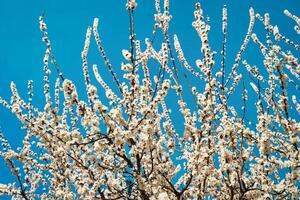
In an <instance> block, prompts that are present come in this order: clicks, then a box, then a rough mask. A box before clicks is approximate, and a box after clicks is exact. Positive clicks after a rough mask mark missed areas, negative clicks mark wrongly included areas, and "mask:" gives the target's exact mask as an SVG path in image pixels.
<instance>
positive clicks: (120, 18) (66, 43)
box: [0, 0, 300, 183]
mask: <svg viewBox="0 0 300 200" xmlns="http://www.w3.org/2000/svg"><path fill="white" fill-rule="evenodd" d="M137 2H138V8H137V10H136V13H135V16H136V21H135V28H136V34H137V36H136V38H137V39H140V40H141V41H142V42H143V41H144V38H145V37H151V35H152V28H153V14H154V1H152V0H140V1H137ZM195 2H196V1H194V0H184V1H183V0H171V8H170V12H171V14H172V16H173V19H172V22H171V28H170V34H171V35H173V34H174V33H176V34H177V35H178V37H179V40H180V41H181V44H182V47H183V49H184V51H185V55H186V57H187V59H188V61H189V62H190V63H191V64H194V60H195V59H196V58H199V57H200V55H201V54H200V48H201V47H200V40H199V38H198V36H197V34H196V32H195V31H194V29H193V27H192V26H191V23H192V21H193V10H194V3H195ZM200 2H201V5H202V8H203V9H204V15H208V16H210V19H211V33H210V36H209V37H210V42H211V43H210V45H211V47H212V49H213V50H215V51H218V52H220V49H221V45H222V44H221V38H222V32H221V26H222V25H221V18H222V7H223V4H224V3H226V5H227V8H228V23H229V24H228V49H227V55H228V56H227V57H228V60H227V62H228V65H229V66H230V67H231V66H232V62H233V60H234V56H235V54H236V52H237V51H238V50H239V48H240V45H241V43H242V41H243V39H244V36H245V33H246V31H247V28H248V22H249V14H248V9H249V7H250V6H252V7H253V8H254V9H255V12H259V13H261V14H263V13H265V12H269V13H270V16H271V23H272V24H278V25H279V28H280V30H281V32H282V33H284V34H285V35H286V36H287V37H289V38H291V39H293V40H295V42H296V43H299V39H300V38H299V36H298V37H297V35H296V33H295V32H294V31H293V26H294V25H295V24H294V23H293V21H292V20H291V19H289V18H287V17H285V16H284V14H283V10H284V9H286V8H287V9H289V10H290V11H291V12H292V13H294V14H298V15H300V1H299V0H280V1H279V0H253V1H250V0H240V1H238V0H232V1H229V0H227V1H221V0H209V1H208V0H206V1H200ZM42 13H45V21H46V23H47V25H48V33H49V37H50V39H51V42H52V49H53V53H54V55H55V57H56V59H57V62H58V64H59V66H60V69H61V70H62V71H63V73H64V75H65V77H66V78H68V79H72V80H74V82H75V83H76V84H77V88H79V89H84V82H83V75H82V67H81V66H82V62H81V57H80V54H81V51H82V48H83V44H84V39H85V38H84V37H85V32H86V28H87V26H88V25H92V23H93V18H94V17H98V18H99V21H100V25H99V32H100V37H101V39H102V42H103V45H104V47H105V50H106V52H107V55H108V57H109V59H110V61H111V63H112V65H113V66H114V69H115V70H116V73H117V74H119V76H121V71H120V63H121V61H123V60H122V57H121V50H122V49H124V48H128V47H129V44H130V43H129V40H128V32H129V30H128V22H129V19H128V14H127V12H126V10H125V1H119V0H118V1H117V0H107V1H104V0H85V1H80V0H72V1H71V0H65V1H60V0H51V1H46V0H32V1H21V0H19V1H17V0H1V1H0V22H1V26H0V44H1V45H0V96H2V97H3V98H5V99H7V100H9V98H10V95H11V92H10V88H9V85H10V82H11V81H14V82H15V83H16V85H17V87H18V89H19V92H20V94H21V96H23V97H26V94H27V81H28V80H33V81H34V88H35V89H34V92H35V96H34V103H35V104H36V105H39V107H42V104H43V102H44V99H43V91H42V90H43V70H42V69H43V63H42V61H43V56H44V52H45V45H44V44H43V43H42V41H41V37H42V35H41V33H40V31H39V25H38V16H39V15H41V14H42ZM263 29H264V28H263V26H262V25H261V24H260V23H259V22H257V26H256V28H255V29H254V32H262V31H263ZM157 44H158V43H157ZM244 56H245V57H247V58H248V60H249V63H251V64H258V65H259V64H260V65H261V64H262V63H261V61H260V60H259V57H260V55H259V51H258V49H257V47H256V46H255V45H254V44H253V42H250V45H249V50H247V52H246V53H245V55H244ZM298 57H299V54H298ZM93 63H96V64H98V65H99V66H102V67H103V66H104V64H103V62H102V60H101V58H100V56H99V55H98V52H97V49H96V48H95V43H94V41H93V42H92V45H91V49H90V55H89V64H90V66H91V64H93ZM100 69H101V68H100ZM100 71H101V70H100ZM103 73H107V72H103ZM107 74H108V73H107ZM56 76H57V74H56V72H55V70H54V69H52V79H53V80H54V79H55V78H56ZM106 80H107V81H108V83H110V81H109V80H110V77H107V79H106ZM111 83H112V82H111ZM0 126H1V129H2V131H3V132H4V135H5V136H6V137H7V139H8V140H9V141H10V142H11V143H12V144H13V146H14V147H16V146H18V145H19V144H20V141H21V139H22V137H23V136H24V134H23V131H21V130H20V124H19V123H18V122H17V120H16V118H15V117H14V116H12V115H11V114H10V113H9V111H7V110H6V109H5V108H3V107H2V106H0ZM8 172H9V171H8V169H7V167H5V165H4V162H3V160H1V159H0V183H3V182H9V181H12V180H14V178H12V177H11V176H10V175H8Z"/></svg>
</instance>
